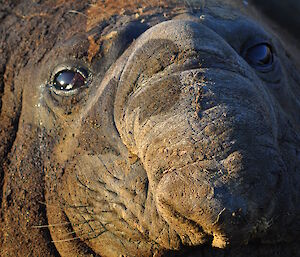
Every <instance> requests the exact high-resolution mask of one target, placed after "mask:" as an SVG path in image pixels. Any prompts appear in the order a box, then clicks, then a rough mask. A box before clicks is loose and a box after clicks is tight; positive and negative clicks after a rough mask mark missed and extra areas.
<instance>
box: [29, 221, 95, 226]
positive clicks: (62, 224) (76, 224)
mask: <svg viewBox="0 0 300 257" xmlns="http://www.w3.org/2000/svg"><path fill="white" fill-rule="evenodd" d="M91 221H95V220H94V219H92V220H85V221H84V222H80V223H75V224H72V223H71V222H64V223H57V224H47V225H35V226H32V228H50V227H61V226H65V225H70V224H72V227H77V226H80V225H82V224H85V223H90V222H91Z"/></svg>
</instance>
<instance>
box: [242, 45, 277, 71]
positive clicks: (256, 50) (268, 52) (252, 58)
mask: <svg viewBox="0 0 300 257" xmlns="http://www.w3.org/2000/svg"><path fill="white" fill-rule="evenodd" d="M245 58H246V61H247V62H248V63H249V64H250V65H251V66H253V67H254V68H257V69H263V70H265V69H268V68H271V67H272V64H273V59H274V57H273V51H272V47H271V46H270V45H269V44H267V43H261V44H258V45H255V46H252V47H250V48H248V49H247V51H246V56H245Z"/></svg>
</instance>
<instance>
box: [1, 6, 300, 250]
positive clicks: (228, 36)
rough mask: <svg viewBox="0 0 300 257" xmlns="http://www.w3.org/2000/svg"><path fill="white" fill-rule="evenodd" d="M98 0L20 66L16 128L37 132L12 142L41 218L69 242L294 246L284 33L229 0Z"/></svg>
mask: <svg viewBox="0 0 300 257" xmlns="http://www.w3.org/2000/svg"><path fill="white" fill-rule="evenodd" d="M125 2H126V1H125ZM101 4H102V3H101ZM101 4H100V3H98V4H97V3H96V4H94V5H93V6H92V7H90V8H89V9H88V10H87V11H86V13H87V14H85V15H78V16H72V17H73V18H72V21H70V24H68V23H66V24H65V26H66V27H65V28H64V27H63V26H62V27H61V35H57V39H56V41H55V42H53V44H52V46H49V49H47V52H43V53H42V54H41V56H42V57H40V58H38V57H37V58H35V59H33V60H31V61H29V63H28V64H27V66H26V67H25V68H24V69H23V70H22V71H20V73H19V74H18V76H17V78H16V84H17V85H22V88H23V91H22V100H23V102H22V114H21V117H20V123H21V125H19V126H20V127H21V129H20V130H21V131H22V133H23V134H22V136H19V142H26V140H27V141H28V142H31V143H30V144H32V146H36V147H32V149H34V150H32V151H28V152H26V153H23V154H19V155H20V156H21V157H22V158H24V159H25V160H28V159H30V160H35V159H34V156H36V158H37V159H38V160H39V162H40V163H41V164H40V167H41V169H42V170H43V172H42V175H40V176H41V177H40V181H45V184H42V185H43V188H45V191H44V194H45V199H44V201H45V209H46V213H47V217H46V222H47V224H43V222H42V219H40V222H37V223H36V224H33V225H35V226H33V228H34V229H39V230H41V231H42V230H44V229H45V227H46V228H48V229H49V231H50V235H51V241H52V242H53V243H54V245H55V247H56V249H57V250H58V252H59V254H60V255H61V256H90V255H93V256H162V255H165V256H174V255H176V256H212V254H214V255H215V256H224V255H226V256H227V255H228V256H296V255H297V254H299V247H297V243H299V242H297V240H298V239H297V238H298V237H299V231H300V222H299V215H300V207H299V206H300V205H299V197H300V195H299V188H300V184H299V183H300V176H299V172H300V137H299V129H300V116H299V111H300V105H299V100H298V98H299V95H300V91H299V90H300V88H299V87H300V84H299V81H300V79H299V71H298V70H297V69H296V68H295V66H293V64H292V62H291V60H290V58H289V56H288V55H287V54H286V52H285V50H284V46H283V44H281V43H280V42H279V40H278V39H277V38H276V37H275V36H273V35H272V33H271V32H269V31H268V28H266V27H264V24H260V25H259V24H258V23H256V22H255V21H253V20H252V19H251V15H250V14H251V13H250V14H247V13H245V12H247V8H245V9H244V10H243V14H242V13H241V12H239V11H238V10H237V9H233V4H232V3H231V4H232V5H231V4H230V3H227V5H221V4H219V3H217V2H215V1H212V3H208V4H207V6H204V5H203V4H200V3H199V2H197V1H196V2H195V3H193V4H195V6H193V7H191V8H192V10H193V11H191V10H190V9H191V8H185V7H183V6H181V5H172V4H170V5H167V4H165V5H164V4H163V5H162V6H161V5H160V6H156V5H154V4H153V5H152V6H151V7H147V8H145V9H141V10H140V9H139V12H136V10H137V8H138V7H137V5H134V4H133V6H131V5H130V4H128V6H126V8H127V12H128V13H127V12H126V8H125V14H123V15H117V16H114V15H115V14H118V13H115V12H112V13H108V11H109V10H110V9H109V3H108V7H107V6H106V8H107V9H106V11H103V12H102V11H101V9H100V7H101V6H102V5H101ZM234 6H235V7H236V5H234ZM99 10H100V11H99ZM113 10H115V9H113ZM133 11H134V12H133ZM107 15H108V16H109V17H108V16H107ZM74 17H75V18H74ZM86 17H88V19H89V20H88V22H87V25H84V26H82V27H80V26H78V24H82V23H81V22H82V20H84V19H86ZM111 17H114V18H111ZM74 19H75V20H74ZM76 19H77V20H78V21H76ZM108 19H110V20H109V22H108ZM75 21H76V22H75ZM74 24H75V25H74ZM295 56H296V55H295ZM18 133H21V132H18ZM26 133H32V135H34V136H31V137H30V138H27V137H26ZM17 139H18V137H17ZM17 142H18V141H17ZM24 145H26V144H25V143H24ZM19 151H20V152H22V150H19ZM26 156H27V157H26ZM28 156H29V157H28ZM20 165H21V164H20ZM22 165H23V166H24V167H26V164H22ZM27 165H28V167H31V166H30V164H27ZM12 166H13V164H12ZM23 166H22V167H23ZM13 167H14V166H13ZM24 169H25V168H24ZM26 174H27V173H26ZM31 176H33V177H35V175H34V173H33V172H31ZM7 180H8V181H10V179H8V178H7ZM11 180H12V179H11ZM28 181H29V182H28V183H29V184H32V186H33V187H34V186H35V183H37V182H36V181H35V182H34V180H33V179H32V178H28ZM6 183H8V182H6ZM5 185H6V184H5ZM6 187H8V186H7V185H6ZM5 190H7V189H5V187H4V190H3V191H5ZM3 199H4V198H3ZM7 201H8V200H5V199H4V200H3V202H4V203H3V206H4V207H3V209H4V210H6V209H7V210H9V208H10V207H9V205H5V203H6V202H7ZM6 222H7V223H8V221H6ZM5 244H6V245H9V239H8V237H6V239H5V240H4V245H5Z"/></svg>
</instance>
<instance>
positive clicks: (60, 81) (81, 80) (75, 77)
mask: <svg viewBox="0 0 300 257" xmlns="http://www.w3.org/2000/svg"><path fill="white" fill-rule="evenodd" d="M86 81H87V72H86V71H85V70H83V69H80V70H67V69H66V70H62V71H60V72H58V73H57V74H56V75H55V77H54V81H53V86H54V87H55V89H56V90H60V91H65V92H68V91H72V90H75V89H78V88H81V87H83V86H85V84H86Z"/></svg>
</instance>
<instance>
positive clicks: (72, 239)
mask: <svg viewBox="0 0 300 257" xmlns="http://www.w3.org/2000/svg"><path fill="white" fill-rule="evenodd" d="M97 231H100V229H99V230H95V231H92V232H89V233H86V234H82V235H81V236H77V237H72V238H66V239H60V240H52V241H51V242H52V243H63V242H70V241H74V240H77V239H80V240H83V241H85V240H91V239H94V238H97V237H99V236H100V235H102V234H103V233H105V232H107V231H108V230H106V229H104V230H103V231H101V232H99V233H98V234H97V235H95V236H93V237H89V235H90V234H92V233H95V232H97ZM74 233H75V232H74ZM85 236H88V237H87V238H84V237H85Z"/></svg>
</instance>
